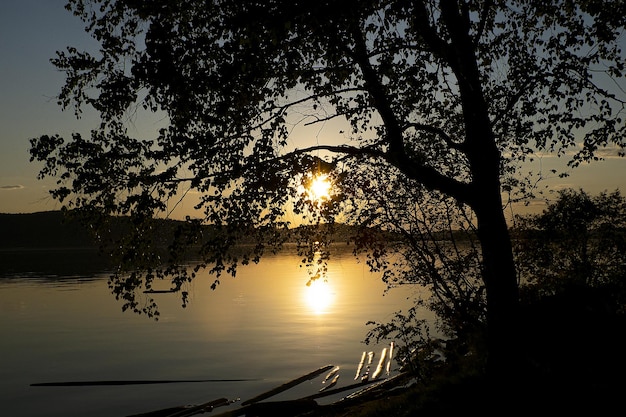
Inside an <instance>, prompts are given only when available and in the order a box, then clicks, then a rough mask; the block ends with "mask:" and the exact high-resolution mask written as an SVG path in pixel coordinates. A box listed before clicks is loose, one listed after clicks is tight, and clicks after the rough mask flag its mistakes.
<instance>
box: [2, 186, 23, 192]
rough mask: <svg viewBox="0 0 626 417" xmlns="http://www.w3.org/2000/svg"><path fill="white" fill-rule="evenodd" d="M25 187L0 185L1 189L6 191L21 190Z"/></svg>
mask: <svg viewBox="0 0 626 417" xmlns="http://www.w3.org/2000/svg"><path fill="white" fill-rule="evenodd" d="M23 188H24V186H23V185H2V186H0V191H2V190H6V191H8V190H21V189H23Z"/></svg>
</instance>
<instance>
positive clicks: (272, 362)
mask: <svg viewBox="0 0 626 417" xmlns="http://www.w3.org/2000/svg"><path fill="white" fill-rule="evenodd" d="M90 258H91V257H90V256H89V253H86V252H80V251H79V252H71V253H69V252H60V251H56V252H41V251H31V252H27V253H22V252H7V251H4V253H1V254H0V260H1V261H2V267H1V269H0V332H1V334H2V342H1V344H0V358H1V359H0V361H1V367H0V400H1V402H0V404H1V407H2V410H3V411H2V415H7V416H12V417H20V416H24V417H26V416H28V417H36V416H86V415H89V416H113V417H115V416H119V417H123V416H128V415H132V414H136V413H142V412H147V411H152V410H157V409H160V408H166V407H172V406H177V405H183V404H198V403H203V402H207V401H210V400H212V399H217V398H221V397H226V398H228V399H237V398H240V399H241V400H242V401H243V400H246V399H249V398H251V397H254V396H256V395H258V394H260V393H262V392H264V391H266V390H269V389H271V388H273V387H275V386H277V385H281V384H282V383H284V382H286V381H289V380H291V379H294V378H297V377H299V376H301V375H304V374H306V373H308V372H310V371H313V370H315V369H317V368H319V367H321V366H324V365H327V364H333V365H339V366H340V367H341V371H340V375H341V377H340V379H339V383H338V384H337V387H341V386H342V385H348V384H350V383H353V382H354V381H353V378H354V374H355V371H356V366H357V363H358V361H359V359H360V357H361V353H362V352H363V351H364V350H367V351H375V352H376V353H377V355H379V354H380V351H381V350H382V347H384V346H371V345H370V346H367V345H364V344H363V343H362V340H363V339H364V337H365V334H366V332H367V330H368V327H367V326H366V324H365V323H366V322H367V321H368V320H374V321H385V320H388V319H390V318H391V316H392V313H393V312H394V311H396V310H399V309H403V308H406V307H408V303H409V301H407V297H408V296H410V295H411V294H412V293H413V292H415V291H417V290H418V289H416V288H415V287H409V286H405V287H402V288H399V289H394V290H392V291H391V292H389V293H386V294H385V291H384V290H385V286H384V284H383V283H382V282H381V281H380V276H379V274H372V273H370V272H369V271H368V269H367V266H366V265H365V264H363V263H359V262H357V261H356V260H355V259H354V258H353V257H352V255H351V254H350V251H349V250H346V251H339V252H338V253H336V254H335V256H334V258H333V259H332V260H331V262H330V265H329V274H328V281H327V282H322V281H318V282H317V283H316V284H315V285H312V286H310V287H307V286H306V285H305V284H306V282H307V280H308V275H307V271H306V270H305V269H304V268H300V266H299V257H297V256H296V255H295V254H294V253H293V252H292V251H285V252H284V253H281V254H279V255H275V256H268V257H266V258H264V259H263V260H262V261H261V263H260V264H258V265H252V266H248V267H245V268H242V269H241V270H240V271H239V273H238V275H237V277H236V278H230V277H226V278H224V279H222V284H221V285H220V286H219V288H218V290H217V291H212V290H211V289H210V288H209V285H210V283H211V282H212V279H211V278H209V277H206V278H197V279H196V280H195V281H194V282H193V283H192V284H191V286H190V288H189V290H190V299H191V302H190V304H189V306H188V307H187V308H186V309H183V308H181V307H180V300H179V298H178V296H177V295H175V294H155V295H154V297H155V299H156V300H157V302H158V303H159V306H160V311H161V317H160V320H159V321H158V322H155V321H153V320H151V319H148V318H146V317H145V316H138V315H135V314H133V313H129V312H127V313H123V312H121V304H120V303H119V302H118V301H116V300H115V298H114V297H113V296H112V295H111V294H110V291H109V289H108V288H107V282H106V281H107V273H106V271H104V270H103V269H102V268H103V267H102V265H101V264H100V263H99V262H97V260H92V261H90V260H89V259H90ZM91 259H93V258H91ZM44 261H45V262H44ZM323 377H324V375H322V376H321V377H320V378H317V379H314V380H311V381H308V382H306V383H303V384H301V385H299V386H298V387H296V388H294V389H291V390H289V391H287V392H286V393H284V394H281V395H280V396H277V397H274V398H272V399H288V398H297V397H301V396H304V395H309V394H313V393H315V392H317V391H318V390H319V389H320V388H321V387H322V385H321V380H322V379H323ZM239 378H245V379H248V378H249V379H253V381H245V382H203V383H176V384H156V385H125V386H91V387H32V386H30V384H32V383H39V382H56V381H93V380H149V379H173V380H178V379H239ZM330 399H332V398H330ZM330 399H329V400H330ZM334 399H337V397H335V398H334ZM235 406H236V405H235ZM235 406H230V408H232V407H235ZM228 409H229V408H221V409H219V410H223V411H226V410H228ZM216 412H217V411H216ZM220 412H221V411H220Z"/></svg>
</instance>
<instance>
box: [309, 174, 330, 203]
mask: <svg viewBox="0 0 626 417" xmlns="http://www.w3.org/2000/svg"><path fill="white" fill-rule="evenodd" d="M330 187H331V184H330V178H328V175H326V174H321V175H317V176H316V177H315V178H313V180H312V181H311V185H310V186H309V191H310V192H311V194H312V197H313V199H314V200H327V199H329V198H330Z"/></svg>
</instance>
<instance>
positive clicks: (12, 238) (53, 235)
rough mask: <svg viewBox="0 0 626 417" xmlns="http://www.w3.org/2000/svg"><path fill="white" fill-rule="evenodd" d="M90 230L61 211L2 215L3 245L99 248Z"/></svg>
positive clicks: (3, 247)
mask: <svg viewBox="0 0 626 417" xmlns="http://www.w3.org/2000/svg"><path fill="white" fill-rule="evenodd" d="M95 246H96V244H95V243H94V240H93V239H92V238H91V236H90V234H89V232H88V230H87V229H86V228H85V227H84V226H83V225H82V224H80V223H79V222H78V221H76V220H72V219H69V218H67V217H66V216H65V215H64V214H63V213H62V212H60V211H46V212H39V213H28V214H0V248H2V249H19V248H25V249H31V248H85V247H95Z"/></svg>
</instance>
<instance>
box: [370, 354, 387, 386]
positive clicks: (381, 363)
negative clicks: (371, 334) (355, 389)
mask: <svg viewBox="0 0 626 417" xmlns="http://www.w3.org/2000/svg"><path fill="white" fill-rule="evenodd" d="M385 359H387V348H384V349H383V351H382V353H381V354H380V360H379V361H378V366H377V367H376V370H375V371H374V373H373V374H372V379H377V378H378V377H379V376H380V374H381V373H382V372H383V366H384V365H385Z"/></svg>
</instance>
